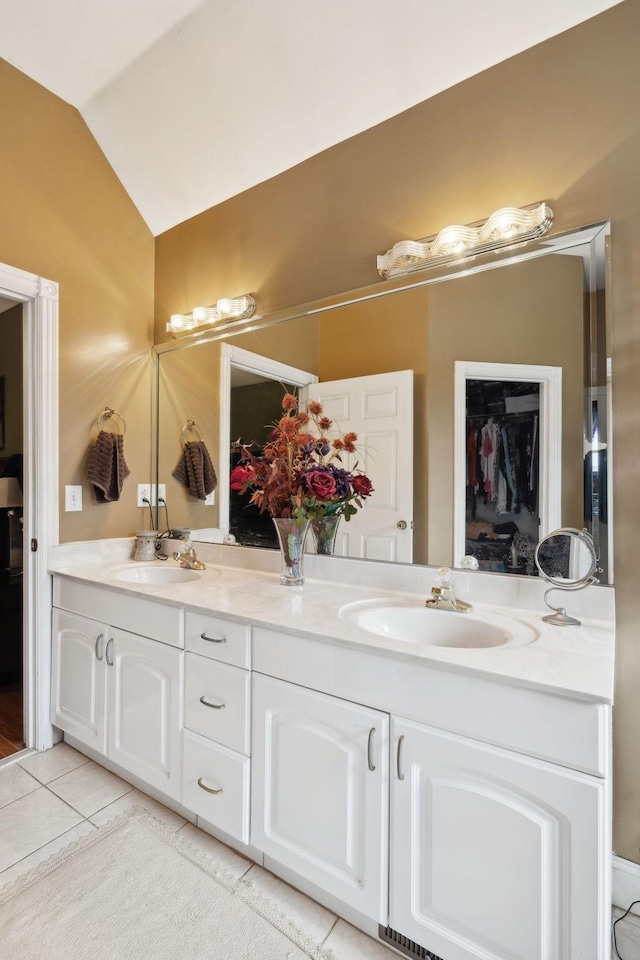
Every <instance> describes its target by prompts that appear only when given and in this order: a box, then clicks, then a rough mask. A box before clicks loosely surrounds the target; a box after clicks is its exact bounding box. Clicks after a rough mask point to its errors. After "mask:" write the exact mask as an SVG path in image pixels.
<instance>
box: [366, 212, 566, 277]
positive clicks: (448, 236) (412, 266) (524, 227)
mask: <svg viewBox="0 0 640 960" xmlns="http://www.w3.org/2000/svg"><path fill="white" fill-rule="evenodd" d="M552 223H553V211H552V210H551V209H550V208H549V207H548V206H547V205H546V203H536V204H532V205H531V206H529V207H502V208H501V209H500V210H496V211H495V212H494V213H492V214H491V216H490V217H487V219H486V220H482V221H481V222H479V223H474V224H470V225H467V226H458V225H453V226H449V227H444V228H443V229H442V230H440V232H439V233H437V234H436V235H435V236H434V237H427V238H426V239H425V240H400V241H399V243H396V244H394V246H393V247H392V248H391V249H390V250H387V252H386V253H384V254H381V255H380V256H379V257H378V273H379V274H380V276H382V277H384V278H385V279H388V278H390V277H399V276H402V275H403V274H406V273H413V272H415V271H416V270H424V269H426V268H427V267H435V266H438V265H440V264H446V263H454V262H456V261H460V260H465V259H466V258H468V257H471V256H477V255H478V254H480V253H488V252H489V251H491V250H498V249H500V247H506V246H512V245H513V244H515V243H524V242H525V241H527V240H533V239H535V238H536V237H540V236H542V235H543V234H544V233H546V232H547V231H548V230H549V229H550V227H551V224H552Z"/></svg>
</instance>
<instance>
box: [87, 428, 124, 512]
mask: <svg viewBox="0 0 640 960" xmlns="http://www.w3.org/2000/svg"><path fill="white" fill-rule="evenodd" d="M130 473H131V471H130V470H129V467H128V466H127V463H126V461H125V459H124V448H123V443H122V434H120V433H108V432H107V431H106V430H101V431H100V433H99V434H98V438H97V440H96V445H95V447H94V448H93V451H92V453H91V459H90V460H89V469H88V470H87V480H88V481H89V483H92V484H93V487H94V490H95V493H96V500H97V501H98V503H109V502H111V501H113V500H119V499H120V493H121V492H122V484H123V481H124V479H125V477H128V476H129V474H130Z"/></svg>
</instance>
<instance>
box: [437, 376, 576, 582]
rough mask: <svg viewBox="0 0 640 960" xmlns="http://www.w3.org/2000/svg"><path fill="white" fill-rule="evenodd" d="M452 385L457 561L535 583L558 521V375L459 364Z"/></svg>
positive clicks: (559, 434) (559, 384)
mask: <svg viewBox="0 0 640 960" xmlns="http://www.w3.org/2000/svg"><path fill="white" fill-rule="evenodd" d="M455 380H456V400H457V402H456V414H455V432H456V470H455V488H456V492H455V497H456V500H455V511H456V524H455V538H456V541H455V556H456V557H457V558H458V562H459V559H460V558H461V557H462V556H463V555H465V554H466V555H470V556H473V557H475V558H476V559H477V560H478V563H479V566H480V569H481V570H486V571H491V572H496V573H509V574H519V575H521V576H537V575H538V571H537V567H536V564H535V550H536V546H537V544H538V542H539V540H540V537H541V536H545V535H546V534H547V533H548V532H549V531H550V530H553V529H554V528H555V527H556V526H557V525H558V521H559V518H560V515H561V496H560V490H561V477H560V464H561V460H562V438H561V423H562V369H561V368H560V367H542V366H533V365H532V366H528V365H526V364H501V363H491V364H482V363H465V362H464V361H459V362H457V363H456V364H455Z"/></svg>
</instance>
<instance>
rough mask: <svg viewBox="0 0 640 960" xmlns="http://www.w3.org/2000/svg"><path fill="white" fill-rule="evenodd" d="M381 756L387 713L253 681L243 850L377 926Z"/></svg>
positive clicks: (384, 775) (380, 912) (381, 911)
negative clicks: (246, 845)
mask: <svg viewBox="0 0 640 960" xmlns="http://www.w3.org/2000/svg"><path fill="white" fill-rule="evenodd" d="M388 755H389V718H388V716H386V714H383V713H380V712H379V711H377V710H371V709H369V708H367V707H361V706H359V705H357V704H353V703H348V702H347V701H344V700H340V699H338V698H337V697H331V696H325V695H323V694H321V693H316V692H315V691H313V690H307V689H304V688H302V687H298V686H295V685H294V684H290V683H283V682H281V681H279V680H274V679H271V678H270V677H264V676H259V675H254V680H253V785H252V808H251V842H252V844H253V845H254V846H255V847H257V848H258V849H259V850H262V851H263V852H264V853H265V854H267V855H269V856H271V857H273V858H274V860H277V861H278V862H279V863H281V864H283V865H284V866H286V867H288V868H289V869H291V870H294V871H295V872H296V873H297V874H299V875H300V876H302V877H305V878H306V879H307V880H309V881H310V882H312V883H314V884H316V885H317V886H319V887H320V888H321V889H323V890H326V891H327V892H328V893H329V894H331V895H333V896H335V897H337V898H338V899H339V900H341V901H342V902H343V903H345V904H348V905H349V906H351V907H353V908H355V909H356V910H358V911H359V912H360V913H362V914H364V915H365V916H367V917H370V918H371V919H372V920H375V921H376V922H377V923H380V922H384V921H385V920H386V913H387V838H388Z"/></svg>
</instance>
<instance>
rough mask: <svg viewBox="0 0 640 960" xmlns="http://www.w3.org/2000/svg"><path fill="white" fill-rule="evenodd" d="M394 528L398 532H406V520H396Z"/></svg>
mask: <svg viewBox="0 0 640 960" xmlns="http://www.w3.org/2000/svg"><path fill="white" fill-rule="evenodd" d="M396 527H397V528H398V530H406V529H407V521H406V520H398V522H397V523H396Z"/></svg>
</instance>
